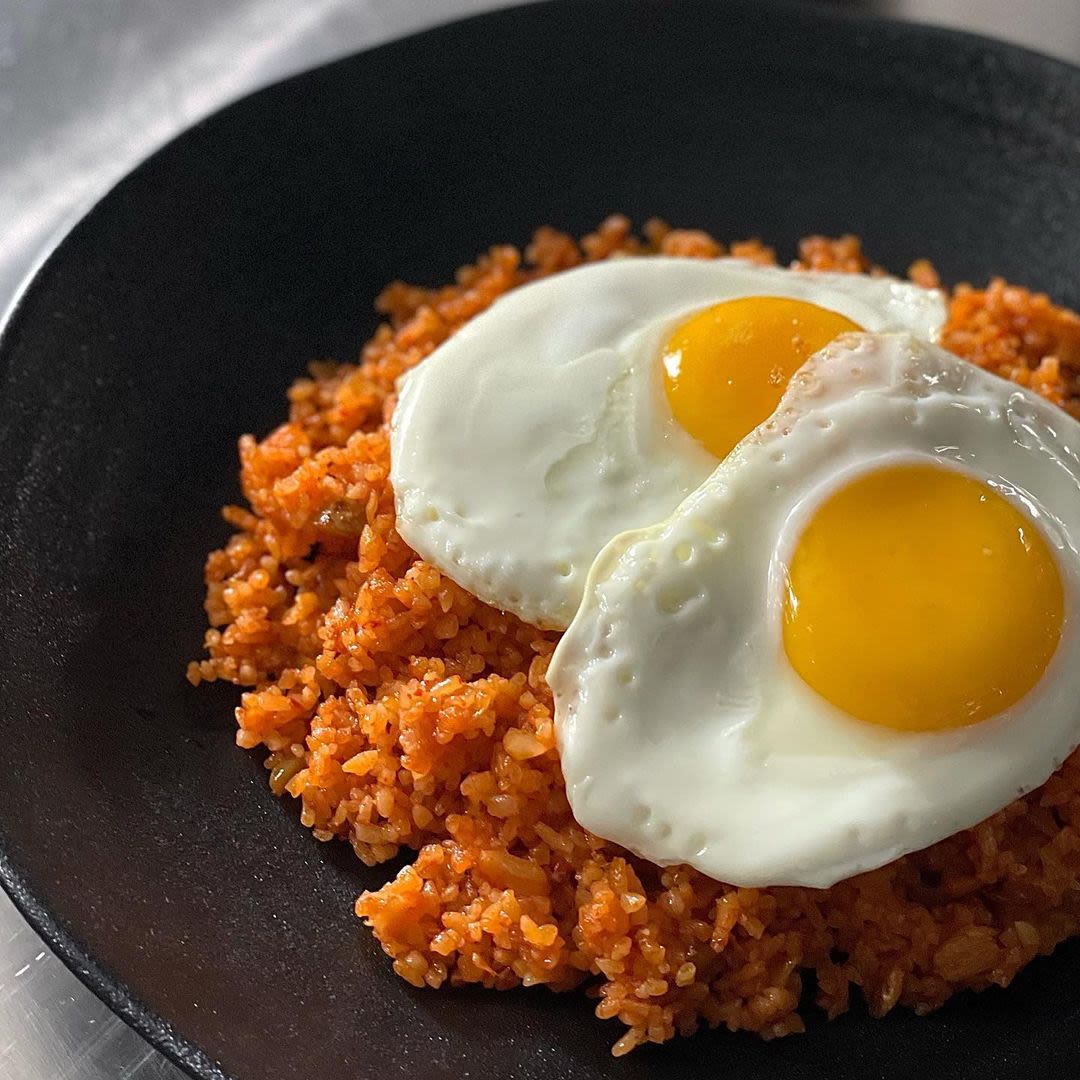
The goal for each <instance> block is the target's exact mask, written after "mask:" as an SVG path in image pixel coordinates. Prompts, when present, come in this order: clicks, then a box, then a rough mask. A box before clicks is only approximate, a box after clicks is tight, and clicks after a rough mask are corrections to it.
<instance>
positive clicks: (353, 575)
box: [188, 217, 1080, 1054]
mask: <svg viewBox="0 0 1080 1080" xmlns="http://www.w3.org/2000/svg"><path fill="white" fill-rule="evenodd" d="M657 252H660V253H664V254H677V255H686V256H699V257H702V258H713V257H715V256H717V255H721V254H724V253H728V254H732V255H740V256H744V257H749V258H751V259H753V260H755V261H758V262H762V263H774V262H775V261H776V259H775V256H774V253H773V251H772V250H771V249H769V248H768V247H766V246H764V245H763V244H761V243H759V242H758V241H748V242H745V243H736V244H732V245H731V246H730V247H729V248H726V249H725V247H724V246H723V245H721V244H720V243H718V242H716V241H715V240H713V239H712V238H711V237H709V236H707V235H706V234H705V233H702V232H698V231H692V230H681V229H670V228H668V227H667V226H666V225H664V224H663V223H661V222H650V223H648V224H647V225H646V227H645V229H644V237H643V238H638V237H636V236H635V235H634V234H633V233H632V232H631V229H630V225H629V223H628V222H627V221H626V220H625V219H624V218H621V217H613V218H610V219H608V220H607V221H605V222H604V223H603V224H602V225H601V226H600V228H599V229H598V230H597V231H596V232H594V233H592V234H590V235H588V236H586V237H585V238H584V239H582V240H581V241H580V243H577V242H575V241H574V240H573V239H572V238H571V237H569V236H567V235H565V234H563V233H561V232H557V231H555V230H554V229H551V228H541V229H539V230H538V231H537V232H536V234H535V236H534V237H533V240H532V243H531V244H529V246H528V247H527V248H526V249H525V251H524V254H521V253H519V252H518V251H517V250H516V249H515V248H513V247H496V248H493V249H491V251H489V252H488V253H487V255H485V256H483V257H482V258H480V259H479V260H478V261H477V263H476V264H475V265H474V266H468V267H465V268H464V269H462V270H460V271H459V272H458V274H457V278H456V281H455V282H454V284H452V285H448V286H446V287H444V288H438V289H426V288H418V287H415V286H410V285H406V284H402V283H400V282H398V283H395V284H393V285H391V286H390V287H389V288H387V289H386V291H385V292H384V293H383V294H382V295H381V296H380V297H379V300H378V309H379V311H380V312H381V313H382V314H383V315H384V316H385V319H386V321H385V323H384V324H383V325H381V326H380V327H379V329H378V330H377V331H376V333H375V335H374V337H373V338H372V339H371V341H370V342H369V343H368V344H367V345H366V346H365V347H364V349H363V353H362V355H361V358H360V362H359V363H356V364H352V363H350V364H315V365H312V368H311V372H310V375H309V377H308V378H304V379H300V380H298V381H297V382H296V383H295V384H294V385H293V387H292V389H291V390H290V391H289V419H288V421H287V422H286V423H284V424H282V425H281V426H280V427H278V428H277V429H276V430H275V431H273V432H271V434H269V435H268V436H267V437H266V438H265V439H262V440H261V441H259V440H256V439H255V438H253V437H252V436H250V435H245V436H244V437H243V438H242V439H241V440H240V463H241V483H242V488H243V493H244V496H245V498H246V500H247V503H248V508H243V507H239V506H230V507H227V508H226V509H225V511H224V516H225V519H226V521H227V522H228V523H229V525H230V526H231V527H232V528H233V529H234V530H235V531H234V533H233V535H232V537H231V539H230V540H229V541H228V543H227V544H226V545H225V547H224V548H222V549H221V550H220V551H215V552H213V553H212V554H211V555H210V557H209V559H208V561H207V564H206V584H207V599H206V611H207V615H208V617H209V623H210V626H211V629H210V630H208V631H207V634H206V649H207V652H208V654H209V658H208V659H204V660H201V661H197V662H193V663H192V664H191V665H190V668H189V671H188V677H189V679H190V680H191V681H192V682H193V683H196V684H197V683H199V682H201V681H206V680H214V679H225V680H228V681H230V682H233V683H237V684H239V685H242V686H245V687H250V688H251V689H249V690H248V691H247V692H245V693H244V694H243V696H242V698H241V704H240V706H239V708H238V709H237V710H236V715H237V721H238V724H239V731H238V735H237V741H238V743H239V744H240V746H242V747H247V748H256V747H265V748H266V750H267V751H269V756H268V757H267V759H266V765H267V768H268V770H269V782H270V786H271V788H272V789H273V791H274V792H275V793H276V794H284V793H286V792H287V793H288V794H289V795H291V796H293V797H294V798H296V799H299V800H300V803H301V806H302V817H303V822H304V824H305V825H307V826H309V827H310V828H311V829H312V831H313V832H314V834H315V836H316V837H317V838H318V839H320V840H331V839H334V838H342V839H346V840H348V841H349V842H350V843H351V844H352V846H353V849H354V850H355V852H356V854H357V856H358V857H359V858H360V859H361V860H362V861H363V862H364V863H366V864H368V865H374V864H377V863H381V862H383V861H385V860H387V859H390V858H392V857H393V856H394V855H396V854H397V853H398V851H399V849H400V848H403V847H404V848H408V849H412V851H413V852H414V855H413V857H412V861H411V862H410V863H409V865H406V866H405V867H404V868H403V869H402V870H401V871H400V872H399V873H398V874H397V876H396V877H395V878H394V879H393V880H392V881H390V882H388V883H387V884H385V885H384V886H383V887H382V888H380V889H377V890H375V891H373V892H367V893H364V894H363V895H362V896H361V897H360V898H359V900H358V901H357V903H356V911H357V914H358V915H359V916H361V917H362V918H363V919H364V920H366V921H367V923H368V924H369V925H370V926H371V928H372V929H373V930H374V932H375V934H376V936H377V937H378V939H379V941H380V942H381V943H382V946H383V948H384V949H385V951H386V952H387V954H388V955H389V956H390V957H392V958H393V965H394V970H395V971H396V972H397V973H398V974H399V975H400V976H401V977H402V978H403V979H405V980H407V981H408V982H409V983H411V984H413V985H414V986H417V987H422V986H425V985H426V986H431V987H439V986H443V985H460V984H463V983H479V984H482V985H484V986H487V987H491V988H495V989H500V990H506V989H509V988H511V987H514V986H519V985H524V986H532V985H536V984H544V985H546V986H549V987H550V988H552V989H554V990H568V989H571V988H574V987H579V986H583V987H586V988H588V990H589V992H590V993H592V994H594V995H595V997H596V999H597V1004H596V1014H597V1016H599V1017H602V1018H605V1019H606V1018H617V1019H618V1020H619V1021H620V1022H621V1023H622V1024H623V1025H624V1026H625V1031H624V1032H623V1033H622V1035H621V1037H620V1038H619V1039H618V1041H617V1042H616V1043H615V1045H614V1053H616V1054H624V1053H626V1052H627V1051H629V1050H631V1049H633V1048H634V1047H635V1046H637V1045H638V1044H640V1043H643V1042H646V1041H650V1042H662V1041H664V1040H666V1039H670V1038H671V1037H672V1036H673V1035H674V1034H676V1033H677V1032H678V1033H684V1034H685V1033H689V1032H692V1031H693V1030H695V1029H696V1028H697V1027H698V1026H699V1024H701V1023H704V1024H707V1025H709V1026H717V1025H725V1026H726V1027H728V1028H730V1029H732V1030H736V1029H744V1030H748V1031H753V1032H757V1033H758V1034H760V1035H762V1036H764V1037H766V1038H771V1037H773V1036H778V1035H786V1034H789V1033H791V1032H797V1031H800V1030H801V1029H802V1027H803V1020H802V1018H801V1017H800V1015H799V1013H798V1012H797V1008H798V1005H799V1001H800V994H801V989H802V979H803V973H804V972H807V971H812V972H813V975H814V977H815V980H816V987H817V990H816V1000H817V1003H818V1004H819V1005H820V1007H821V1008H822V1009H823V1010H824V1011H825V1013H826V1014H827V1015H828V1016H829V1017H830V1018H831V1017H835V1016H838V1015H839V1014H841V1013H843V1012H844V1011H845V1010H846V1009H847V1008H848V1004H849V1000H850V998H851V994H852V988H853V987H854V988H857V990H858V992H860V993H861V994H862V995H863V997H864V998H865V1000H866V1002H867V1003H868V1007H869V1011H870V1012H871V1013H872V1014H873V1015H874V1016H882V1015H884V1014H885V1013H887V1012H888V1011H889V1010H890V1009H892V1008H893V1007H894V1006H896V1005H898V1004H899V1005H904V1006H908V1007H911V1008H913V1009H914V1010H915V1011H916V1012H919V1013H925V1012H927V1011H929V1010H931V1009H934V1008H936V1007H938V1006H939V1005H941V1004H942V1003H943V1002H944V1001H945V1000H946V999H947V998H949V997H950V996H951V995H952V994H954V993H955V992H956V991H958V990H962V989H975V990H978V989H982V988H984V987H988V986H991V985H997V986H1004V985H1006V984H1007V983H1009V982H1010V980H1011V979H1012V978H1013V977H1014V976H1015V975H1016V973H1017V972H1018V971H1019V970H1020V969H1021V968H1023V967H1024V965H1026V964H1027V963H1028V962H1029V961H1030V960H1031V959H1032V958H1033V957H1035V956H1037V955H1038V954H1040V953H1048V952H1050V951H1051V950H1052V949H1053V948H1054V947H1055V946H1056V945H1057V944H1058V943H1059V942H1061V941H1062V940H1063V939H1064V938H1066V937H1068V936H1070V935H1072V934H1076V933H1078V932H1080V890H1078V887H1077V881H1078V874H1080V751H1078V752H1077V753H1075V754H1074V755H1073V756H1072V757H1071V758H1070V759H1069V760H1068V761H1066V763H1065V764H1064V766H1063V767H1062V768H1061V769H1060V770H1059V771H1058V772H1057V773H1056V774H1055V775H1054V776H1053V777H1051V779H1050V780H1049V781H1048V782H1047V783H1046V784H1045V785H1044V786H1043V787H1042V788H1040V789H1038V790H1036V791H1034V792H1032V793H1031V794H1029V795H1028V796H1026V797H1025V798H1022V799H1019V800H1017V801H1016V802H1014V803H1012V804H1011V805H1009V806H1007V807H1005V808H1004V809H1003V810H1001V811H1000V812H999V813H997V814H995V815H994V816H993V817H992V818H990V819H989V820H988V821H986V822H984V823H982V824H981V825H978V826H976V827H975V828H973V829H970V830H967V831H965V832H962V833H959V834H958V835H956V836H953V837H950V838H949V839H947V840H944V841H942V842H941V843H939V844H936V845H935V846H933V847H931V848H929V849H928V850H925V851H921V852H918V853H916V854H913V855H908V856H906V857H904V858H901V859H899V860H898V861H896V862H894V863H891V864H890V865H888V866H885V867H883V868H882V869H880V870H875V871H873V872H870V873H866V874H862V875H860V876H859V877H856V878H853V879H851V880H848V881H843V882H840V883H839V884H837V885H835V886H834V887H832V888H830V889H825V890H812V889H806V888H791V887H785V888H770V889H746V888H733V887H729V886H727V885H724V884H721V883H720V882H717V881H713V880H710V879H708V878H706V877H705V876H703V875H702V874H700V873H698V872H696V871H694V870H692V869H689V868H686V867H670V868H666V869H661V868H658V867H656V866H654V865H651V864H649V863H647V862H645V861H643V860H641V859H638V858H636V857H634V856H633V855H631V854H629V853H628V852H626V851H624V850H621V849H619V848H617V847H616V846H614V845H612V844H610V843H607V842H605V841H602V840H600V839H598V838H597V837H595V836H592V835H590V834H589V833H587V832H585V831H584V830H583V829H582V828H580V827H579V826H578V825H576V824H575V822H574V819H573V817H572V816H571V813H570V807H569V805H568V803H567V800H566V796H565V793H564V788H563V780H562V776H561V774H560V769H559V759H558V755H557V751H556V747H555V733H554V728H553V721H552V698H551V693H550V691H549V690H548V687H547V685H546V683H545V678H544V676H545V670H546V668H547V664H548V661H549V659H550V657H551V653H552V649H553V648H554V646H555V643H556V641H557V640H558V634H557V633H553V632H544V631H541V630H538V629H536V628H534V627H532V626H529V625H526V624H525V623H523V622H521V621H519V620H518V619H516V618H515V617H513V616H511V615H507V614H504V613H502V612H500V611H497V610H495V609H493V608H491V607H488V606H486V605H485V604H483V603H481V602H480V601H479V600H477V599H476V598H475V597H473V596H471V595H470V594H469V593H468V592H466V591H465V590H464V589H462V588H461V587H459V586H458V585H456V584H455V583H454V582H453V581H451V580H450V579H449V578H448V577H446V576H445V575H444V574H442V573H441V572H440V571H439V570H437V569H436V568H435V567H434V566H431V565H429V564H427V563H425V562H423V561H420V560H419V559H418V558H417V557H416V556H415V555H414V553H413V552H412V551H410V550H409V548H408V547H407V546H406V545H405V543H404V542H403V541H402V540H401V538H400V537H399V536H398V534H397V533H396V532H395V529H394V500H393V493H392V491H391V488H390V485H389V481H388V474H389V469H390V460H389V453H390V451H389V445H390V444H389V435H388V420H389V417H390V415H391V413H392V411H393V408H394V400H395V398H394V382H395V380H396V379H397V377H398V376H399V375H400V374H401V373H402V372H404V371H406V370H408V369H409V368H411V367H412V366H413V365H415V364H417V363H419V362H421V361H422V360H423V358H424V357H425V356H426V355H427V354H428V353H430V352H431V351H432V350H433V349H434V348H435V347H436V346H438V345H439V344H440V342H442V341H444V340H445V339H446V338H447V337H448V336H449V335H451V334H453V333H454V331H455V330H457V329H458V328H459V327H460V326H462V324H463V323H465V322H466V321H467V320H469V319H470V318H472V317H473V316H474V315H476V314H477V313H479V312H481V311H483V310H484V309H485V308H486V307H487V306H488V305H489V304H491V303H492V301H493V300H495V299H496V298H497V297H498V296H499V295H501V294H502V293H504V292H506V291H507V290H508V289H512V288H514V287H515V286H517V285H519V284H522V283H523V282H528V281H531V280H534V279H535V278H538V277H542V276H545V275H548V274H554V273H558V272H559V271H561V270H565V269H567V268H568V267H571V266H575V265H577V264H579V263H581V262H583V261H590V260H597V259H604V258H607V257H609V256H611V255H614V254H628V255H637V254H647V253H657ZM795 265H798V266H802V267H809V268H812V269H815V270H843V271H850V272H853V273H864V272H870V273H877V272H880V271H878V269H877V268H876V267H874V266H872V265H871V264H870V263H869V262H868V260H867V258H866V257H865V256H864V255H863V253H862V250H861V246H860V243H859V241H858V240H857V239H856V238H854V237H850V236H847V237H843V238H841V239H839V240H831V239H826V238H823V237H810V238H808V239H806V240H804V241H803V242H802V244H801V245H800V249H799V258H798V260H797V262H796V264H795ZM909 276H910V277H911V278H912V280H914V281H916V282H917V283H918V284H920V285H924V286H929V287H933V286H936V285H937V283H938V282H937V276H936V274H935V272H934V269H933V267H932V266H931V265H930V264H929V263H927V262H926V261H924V260H920V261H919V262H917V263H915V264H914V265H913V266H912V267H911V269H910V271H909ZM942 344H943V345H944V346H945V347H946V348H948V349H951V350H952V351H953V352H955V353H958V354H959V355H960V356H962V357H965V358H967V359H968V360H970V361H972V362H973V363H975V364H978V365H980V366H982V367H985V368H987V369H989V370H991V371H993V372H996V373H997V374H999V375H1001V376H1004V377H1005V378H1007V379H1011V380H1013V381H1014V382H1016V383H1019V384H1021V385H1023V386H1028V387H1031V388H1032V389H1034V390H1036V391H1037V392H1039V393H1040V394H1042V395H1044V396H1045V397H1047V398H1048V399H1050V400H1051V401H1053V402H1055V403H1056V404H1058V405H1059V406H1061V407H1062V408H1063V409H1066V410H1067V411H1069V412H1070V413H1072V414H1073V415H1074V416H1080V318H1077V316H1076V315H1074V314H1073V313H1072V312H1069V311H1067V310H1064V309H1062V308H1060V307H1055V306H1054V305H1053V304H1052V303H1051V302H1050V301H1049V300H1048V299H1047V298H1046V297H1045V296H1041V295H1036V294H1033V293H1031V292H1029V291H1027V290H1026V289H1023V288H1019V287H1016V286H1013V285H1008V284H1006V283H1005V282H1003V281H1000V280H996V281H993V282H991V283H990V285H989V286H988V287H986V288H985V289H977V288H971V287H968V286H965V285H961V286H959V287H957V288H956V289H955V290H954V291H952V293H951V298H950V306H949V318H948V322H947V325H946V326H945V328H944V330H943V333H942Z"/></svg>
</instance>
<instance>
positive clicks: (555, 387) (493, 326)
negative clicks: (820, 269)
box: [391, 256, 945, 629]
mask: <svg viewBox="0 0 1080 1080" xmlns="http://www.w3.org/2000/svg"><path fill="white" fill-rule="evenodd" d="M744 296H781V297H790V298H795V299H802V300H807V301H811V302H813V303H815V304H818V305H819V306H821V307H825V308H828V309H830V310H832V311H836V312H839V313H840V314H842V315H845V316H847V317H848V318H850V319H852V320H853V321H855V322H856V323H858V324H859V325H860V326H862V327H863V328H865V329H866V330H872V331H876V330H909V331H911V332H912V333H915V334H917V335H919V336H920V337H923V338H926V339H930V340H936V337H937V334H938V331H939V330H940V328H941V326H942V324H943V322H944V319H945V306H944V300H943V299H942V296H941V294H940V293H938V292H936V291H930V290H926V289H920V288H918V287H917V286H915V285H911V284H907V283H905V282H900V281H897V280H895V279H892V278H870V277H865V276H862V275H857V274H834V273H816V272H812V271H794V270H783V269H779V268H775V267H761V266H756V265H754V264H752V263H749V262H747V261H745V260H741V259H713V260H700V259H686V258H667V257H659V256H657V257H639V258H626V259H612V260H609V261H605V262H600V263H595V264H592V265H587V266H583V267H579V268H577V269H574V270H570V271H567V272H565V273H561V274H557V275H554V276H552V277H549V278H546V279H544V280H542V281H538V282H535V283H533V284H530V285H526V286H524V287H522V288H519V289H516V290H514V291H513V292H511V293H509V294H508V295H507V296H505V297H503V298H502V299H500V300H498V301H497V302H496V303H495V304H494V305H493V306H492V307H491V308H490V309H489V310H488V311H486V312H484V313H483V314H481V315H479V316H478V317H477V318H475V319H473V320H472V321H470V322H469V323H467V324H466V325H465V326H464V327H463V328H462V329H461V330H460V331H459V332H458V333H457V334H456V335H455V336H454V337H452V338H451V339H450V340H449V341H447V342H446V343H445V344H443V345H442V346H441V347H440V348H438V349H437V350H435V352H434V353H432V355H431V356H429V357H428V358H427V359H426V360H425V361H424V362H423V363H422V364H420V365H419V366H418V367H417V368H416V369H415V370H414V371H413V372H411V373H410V374H409V375H408V376H407V377H406V378H405V379H404V380H403V383H402V386H401V391H400V398H399V401H398V404H397V407H396V409H395V412H394V417H393V421H392V425H391V482H392V484H393V487H394V492H395V502H396V509H397V516H398V529H399V531H400V532H401V535H402V536H403V537H404V539H405V540H406V542H407V543H408V544H409V545H410V546H411V547H412V548H414V549H415V550H416V551H417V552H418V553H419V554H420V555H421V556H423V557H424V558H425V559H427V560H429V561H430V562H432V563H434V564H435V565H436V566H438V567H439V568H440V569H441V570H443V571H444V572H445V573H447V574H448V575H449V576H450V577H451V578H453V579H454V580H455V581H457V582H458V583H459V584H460V585H462V586H464V587H465V588H467V589H468V590H469V591H470V592H472V593H474V594H475V595H476V596H478V597H480V598H481V599H482V600H485V601H487V602H488V603H490V604H493V605H495V606H496V607H498V608H501V609H503V610H505V611H511V612H514V613H515V614H517V615H519V616H520V617H521V618H523V619H525V620H526V621H527V622H530V623H534V624H536V625H539V626H544V627H553V628H559V629H561V628H563V627H565V626H566V625H567V624H568V623H569V621H570V619H571V618H572V617H573V615H574V612H575V611H576V610H577V606H578V603H579V602H580V600H581V595H582V589H583V587H584V582H585V577H586V574H587V572H588V569H589V566H590V565H591V563H592V561H593V559H594V558H595V556H596V555H597V553H598V552H599V551H600V549H601V548H602V547H603V546H604V544H605V543H607V541H608V540H610V539H611V538H612V537H613V536H615V535H616V534H617V533H620V532H623V531H624V530H626V529H632V528H636V527H639V526H642V525H648V524H652V523H653V522H656V521H659V520H661V519H662V518H665V517H666V516H667V515H668V514H669V513H671V511H672V510H674V508H675V507H676V506H677V505H678V504H679V503H680V502H681V501H682V499H683V498H685V497H686V496H687V495H689V494H690V492H692V491H693V490H694V489H695V488H697V487H698V485H699V484H700V483H701V482H702V481H703V480H704V479H705V478H706V477H707V476H708V475H709V474H710V473H711V472H712V470H713V469H714V468H715V467H716V465H717V459H716V458H715V457H714V456H713V455H712V454H710V453H709V452H708V451H707V450H705V448H704V447H703V446H701V444H700V443H698V442H697V441H696V440H695V439H694V438H692V437H691V436H690V435H689V434H687V433H686V432H685V431H684V430H683V428H682V427H681V426H680V425H679V424H678V423H677V422H676V420H675V419H674V417H673V416H672V414H671V411H670V408H669V406H668V404H667V399H666V395H665V392H664V386H663V376H662V372H661V367H660V363H659V353H660V351H661V350H662V348H663V344H664V342H665V340H666V338H667V336H668V335H669V334H670V333H671V331H672V330H673V329H674V327H675V326H677V325H678V324H679V322H681V321H682V320H683V319H685V318H686V317H688V316H689V315H690V314H692V313H693V312H696V311H699V310H701V309H702V308H705V307H708V306H709V305H711V304H715V303H718V302H721V301H723V300H730V299H734V298H738V297H744Z"/></svg>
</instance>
